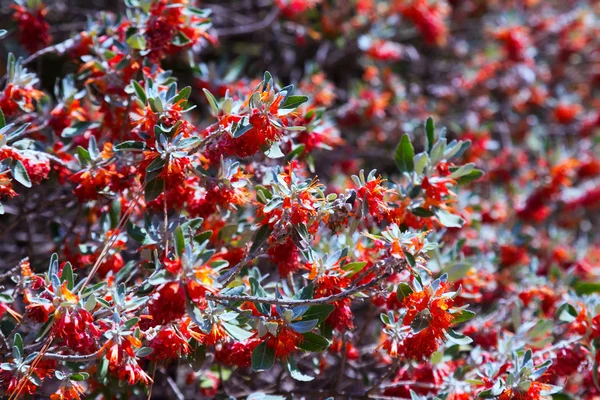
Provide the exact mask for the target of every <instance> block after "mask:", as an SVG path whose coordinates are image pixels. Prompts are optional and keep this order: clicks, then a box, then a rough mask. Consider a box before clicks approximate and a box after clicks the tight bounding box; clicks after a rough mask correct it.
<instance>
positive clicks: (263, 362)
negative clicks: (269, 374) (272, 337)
mask: <svg viewBox="0 0 600 400" xmlns="http://www.w3.org/2000/svg"><path fill="white" fill-rule="evenodd" d="M273 365H275V349H273V348H271V347H269V346H268V345H267V341H266V340H265V341H264V342H262V343H261V344H259V345H258V346H256V348H254V350H253V351H252V370H254V371H257V372H258V371H268V370H270V369H271V368H273Z"/></svg>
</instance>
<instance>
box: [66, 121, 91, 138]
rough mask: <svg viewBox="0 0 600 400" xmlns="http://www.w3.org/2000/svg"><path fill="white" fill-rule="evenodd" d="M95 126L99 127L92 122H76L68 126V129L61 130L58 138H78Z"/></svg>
mask: <svg viewBox="0 0 600 400" xmlns="http://www.w3.org/2000/svg"><path fill="white" fill-rule="evenodd" d="M96 126H99V125H98V124H95V123H93V122H88V121H77V122H75V123H74V124H73V125H71V126H69V127H68V128H65V129H63V131H62V133H61V134H60V136H62V137H64V138H72V137H75V136H79V135H81V134H83V133H84V132H85V131H87V130H88V129H90V128H94V127H96Z"/></svg>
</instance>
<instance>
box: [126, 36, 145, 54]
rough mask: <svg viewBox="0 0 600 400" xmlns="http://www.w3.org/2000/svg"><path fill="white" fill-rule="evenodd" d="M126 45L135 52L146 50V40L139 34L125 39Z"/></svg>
mask: <svg viewBox="0 0 600 400" xmlns="http://www.w3.org/2000/svg"><path fill="white" fill-rule="evenodd" d="M127 44H128V45H129V47H131V48H132V49H135V50H145V49H146V39H145V38H144V37H143V36H142V35H140V34H139V33H136V34H135V35H131V36H130V37H129V39H127Z"/></svg>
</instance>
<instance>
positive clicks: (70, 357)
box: [44, 347, 106, 362]
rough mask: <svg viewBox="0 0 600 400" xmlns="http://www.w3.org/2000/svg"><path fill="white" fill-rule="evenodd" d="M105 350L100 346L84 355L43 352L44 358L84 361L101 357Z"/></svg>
mask: <svg viewBox="0 0 600 400" xmlns="http://www.w3.org/2000/svg"><path fill="white" fill-rule="evenodd" d="M105 351H106V350H105V349H104V347H101V348H100V349H99V350H98V351H96V352H95V353H92V354H85V355H77V354H73V355H69V354H55V353H46V354H44V358H47V359H49V360H56V361H67V362H86V361H91V360H95V359H97V358H100V357H102V356H103V355H104V352H105Z"/></svg>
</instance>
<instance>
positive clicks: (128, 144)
mask: <svg viewBox="0 0 600 400" xmlns="http://www.w3.org/2000/svg"><path fill="white" fill-rule="evenodd" d="M145 148H146V143H144V142H137V141H135V140H127V141H125V142H121V143H119V144H118V145H116V146H115V150H119V151H127V150H144V149H145Z"/></svg>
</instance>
